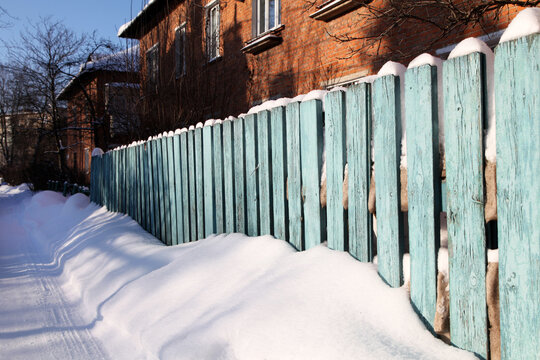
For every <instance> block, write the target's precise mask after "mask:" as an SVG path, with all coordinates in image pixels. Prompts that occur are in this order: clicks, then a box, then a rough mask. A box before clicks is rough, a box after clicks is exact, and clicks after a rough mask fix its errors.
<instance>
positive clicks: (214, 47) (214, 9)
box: [206, 1, 219, 61]
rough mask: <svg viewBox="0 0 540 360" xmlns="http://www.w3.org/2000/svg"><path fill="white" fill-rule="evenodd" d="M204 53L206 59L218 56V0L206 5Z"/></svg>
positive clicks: (210, 59) (213, 58)
mask: <svg viewBox="0 0 540 360" xmlns="http://www.w3.org/2000/svg"><path fill="white" fill-rule="evenodd" d="M206 55H207V56H208V61H212V60H215V59H216V58H218V57H219V2H218V1H213V2H211V3H210V4H208V5H207V6H206Z"/></svg>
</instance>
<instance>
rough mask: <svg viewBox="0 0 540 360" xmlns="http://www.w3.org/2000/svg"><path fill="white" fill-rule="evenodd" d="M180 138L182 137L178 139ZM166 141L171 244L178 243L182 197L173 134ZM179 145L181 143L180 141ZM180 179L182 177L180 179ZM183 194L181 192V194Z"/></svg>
mask: <svg viewBox="0 0 540 360" xmlns="http://www.w3.org/2000/svg"><path fill="white" fill-rule="evenodd" d="M178 140H180V139H178ZM165 141H167V164H168V168H169V212H170V215H169V218H168V219H169V221H170V229H171V242H170V245H178V236H179V233H178V225H179V224H178V223H179V221H178V214H177V209H178V205H179V204H177V202H178V203H180V200H179V199H180V197H179V198H178V200H177V198H176V183H177V180H176V177H175V175H176V169H175V167H176V164H175V163H177V162H178V163H179V162H180V161H179V159H177V158H175V156H174V141H173V136H172V134H170V135H169V136H167V137H166V138H165ZM178 145H180V142H178ZM178 180H180V179H178ZM178 188H179V189H178V192H180V184H178ZM180 195H181V194H180ZM181 224H182V221H180V225H181Z"/></svg>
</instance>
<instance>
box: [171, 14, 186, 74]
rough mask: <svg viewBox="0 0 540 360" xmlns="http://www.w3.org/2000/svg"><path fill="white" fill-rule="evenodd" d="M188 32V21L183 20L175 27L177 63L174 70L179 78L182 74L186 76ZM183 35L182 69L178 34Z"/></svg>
mask: <svg viewBox="0 0 540 360" xmlns="http://www.w3.org/2000/svg"><path fill="white" fill-rule="evenodd" d="M186 32H187V23H186V22H183V23H182V24H180V26H178V27H176V28H175V29H174V51H175V53H174V61H175V64H174V72H175V75H176V78H177V79H179V78H181V77H182V76H185V75H186ZM179 35H180V36H182V52H181V57H182V59H181V62H182V67H181V70H182V71H180V67H179V60H180V59H179V57H180V52H179V51H178V50H179V49H178V36H179Z"/></svg>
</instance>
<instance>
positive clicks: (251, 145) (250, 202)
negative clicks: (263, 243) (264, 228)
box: [245, 114, 259, 236]
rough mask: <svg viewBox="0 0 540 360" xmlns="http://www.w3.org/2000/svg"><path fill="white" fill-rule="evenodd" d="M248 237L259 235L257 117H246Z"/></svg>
mask: <svg viewBox="0 0 540 360" xmlns="http://www.w3.org/2000/svg"><path fill="white" fill-rule="evenodd" d="M245 122H246V127H245V134H246V135H245V139H246V200H247V208H246V209H247V235H249V236H257V235H259V182H258V177H259V167H258V164H257V158H258V155H257V115H256V114H248V115H246V117H245Z"/></svg>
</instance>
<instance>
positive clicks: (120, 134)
mask: <svg viewBox="0 0 540 360" xmlns="http://www.w3.org/2000/svg"><path fill="white" fill-rule="evenodd" d="M138 69H139V49H138V47H133V48H130V49H127V50H125V51H122V52H119V53H116V54H113V55H108V56H95V55H94V56H91V57H90V58H89V59H88V61H87V62H86V63H84V64H82V65H81V68H80V71H79V73H78V74H77V76H75V77H74V78H73V79H72V80H71V81H70V82H69V84H68V85H67V86H66V87H65V88H64V89H63V90H62V91H61V92H60V94H59V95H58V100H64V101H67V139H66V144H65V146H66V158H67V165H68V168H69V169H71V170H72V171H73V173H74V174H75V178H78V180H77V181H79V182H88V181H89V176H90V175H89V174H90V161H91V154H92V150H93V148H95V147H100V148H102V149H103V150H105V151H106V150H107V149H109V148H112V147H115V146H117V145H119V144H124V143H126V142H128V141H130V140H131V139H135V138H139V136H140V132H139V116H138V111H139V110H138V103H139V99H140V89H139V76H138V74H139V73H138Z"/></svg>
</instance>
